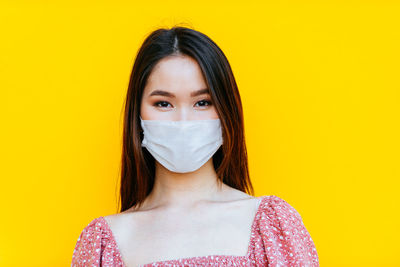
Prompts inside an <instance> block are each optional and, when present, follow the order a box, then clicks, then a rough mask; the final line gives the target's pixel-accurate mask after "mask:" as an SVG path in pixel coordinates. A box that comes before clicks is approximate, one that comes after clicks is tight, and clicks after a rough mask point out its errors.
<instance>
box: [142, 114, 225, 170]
mask: <svg viewBox="0 0 400 267" xmlns="http://www.w3.org/2000/svg"><path fill="white" fill-rule="evenodd" d="M139 117H140V124H141V126H142V129H143V135H144V138H143V141H142V147H146V149H147V150H148V151H149V152H150V154H151V155H153V157H154V158H155V159H156V160H157V161H158V162H159V163H160V164H162V165H163V166H164V167H165V168H167V169H168V170H170V171H172V172H180V173H185V172H192V171H195V170H197V169H199V168H200V167H201V166H203V164H204V163H206V162H207V161H208V160H209V159H210V158H211V157H212V156H213V155H214V153H215V152H217V150H218V148H219V147H220V146H221V145H222V143H223V142H222V130H221V124H220V123H221V122H220V120H219V119H211V120H189V121H170V120H143V119H142V117H141V116H139Z"/></svg>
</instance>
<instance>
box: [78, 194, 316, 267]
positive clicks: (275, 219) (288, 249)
mask: <svg viewBox="0 0 400 267" xmlns="http://www.w3.org/2000/svg"><path fill="white" fill-rule="evenodd" d="M258 199H259V202H258V203H259V204H258V207H257V211H256V214H255V216H254V219H253V223H252V226H251V236H250V242H249V246H248V251H247V255H246V256H229V255H209V256H199V257H190V258H180V259H174V260H164V261H157V262H152V263H147V264H144V265H141V267H167V266H168V267H169V266H171V267H172V266H174V267H194V266H246V267H259V266H274V267H278V266H293V267H294V266H296V267H298V266H312V267H314V266H319V259H318V254H317V250H316V247H315V245H314V242H313V240H312V238H311V236H310V234H309V232H308V231H307V229H306V227H305V226H304V224H303V221H302V217H301V216H300V214H299V213H298V212H297V211H296V210H295V209H294V208H293V207H292V206H291V205H289V204H288V203H287V202H286V201H285V200H283V199H281V198H279V197H277V196H275V195H268V196H261V197H258ZM71 266H106V267H109V266H119V267H127V265H125V264H124V262H123V259H122V257H121V254H120V252H119V249H118V245H117V243H116V240H115V238H114V236H113V233H112V231H111V228H110V226H109V225H108V223H107V221H106V220H105V219H104V217H102V216H100V217H98V218H95V219H93V220H92V221H91V222H90V223H89V224H88V225H87V226H86V227H85V228H84V229H83V230H82V232H81V233H80V235H79V237H78V240H77V242H76V245H75V248H74V252H73V256H72V263H71Z"/></svg>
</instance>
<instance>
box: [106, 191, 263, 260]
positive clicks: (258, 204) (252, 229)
mask: <svg viewBox="0 0 400 267" xmlns="http://www.w3.org/2000/svg"><path fill="white" fill-rule="evenodd" d="M256 199H258V202H257V209H256V213H255V215H254V218H253V220H252V223H251V228H250V238H249V242H248V246H247V252H246V255H244V256H237V255H217V254H214V255H206V256H194V257H184V258H177V259H171V260H160V261H154V262H150V263H145V264H142V265H140V266H139V267H146V266H151V265H153V264H156V265H159V264H163V263H176V262H179V261H183V260H191V261H192V260H198V259H209V258H211V257H214V258H215V257H218V258H223V259H243V260H245V259H248V258H249V257H250V253H251V247H252V244H253V236H254V235H253V233H254V231H255V228H256V223H257V218H258V214H259V213H260V212H261V206H262V202H263V201H264V200H265V199H266V196H259V197H256ZM99 219H101V220H102V221H103V223H104V225H105V228H106V230H107V232H108V233H109V235H110V239H111V242H113V244H114V247H115V248H116V251H117V255H118V258H119V260H120V262H121V263H122V265H123V266H124V267H127V265H126V264H125V262H124V260H123V259H122V254H121V252H120V250H119V246H118V244H117V241H116V239H115V237H114V233H113V231H112V230H111V227H110V225H109V224H108V222H107V221H106V219H105V218H104V217H103V216H100V217H99Z"/></svg>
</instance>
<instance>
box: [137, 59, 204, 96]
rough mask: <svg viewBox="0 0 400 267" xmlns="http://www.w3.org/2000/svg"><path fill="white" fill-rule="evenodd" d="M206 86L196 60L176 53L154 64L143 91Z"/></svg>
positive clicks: (190, 88) (178, 90)
mask: <svg viewBox="0 0 400 267" xmlns="http://www.w3.org/2000/svg"><path fill="white" fill-rule="evenodd" d="M206 87H207V83H206V81H205V79H204V76H203V73H202V71H201V68H200V66H199V64H198V63H197V61H196V60H195V59H193V58H192V57H189V56H185V55H178V56H168V57H166V58H163V59H161V60H160V61H159V62H158V63H157V64H156V65H155V66H154V68H153V70H152V71H151V73H150V75H149V77H148V80H147V83H146V87H145V93H146V92H147V93H150V92H149V90H153V89H161V90H167V91H171V92H180V91H185V92H186V91H190V92H191V91H193V90H198V89H201V88H206Z"/></svg>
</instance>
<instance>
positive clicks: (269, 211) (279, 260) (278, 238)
mask: <svg viewBox="0 0 400 267" xmlns="http://www.w3.org/2000/svg"><path fill="white" fill-rule="evenodd" d="M259 227H260V233H261V238H262V243H263V245H264V249H265V252H266V258H267V261H268V266H296V267H299V266H311V267H314V266H319V260H318V254H317V250H316V248H315V245H314V242H313V240H312V239H311V236H310V234H309V232H308V231H307V229H306V227H305V226H304V224H303V221H302V218H301V216H300V214H299V213H298V212H297V211H296V210H295V209H294V208H293V207H292V206H291V205H289V204H288V203H287V202H286V201H285V200H283V199H281V198H279V197H277V196H274V195H271V196H269V198H268V199H267V201H265V202H264V203H263V207H262V213H261V218H260V221H259Z"/></svg>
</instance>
